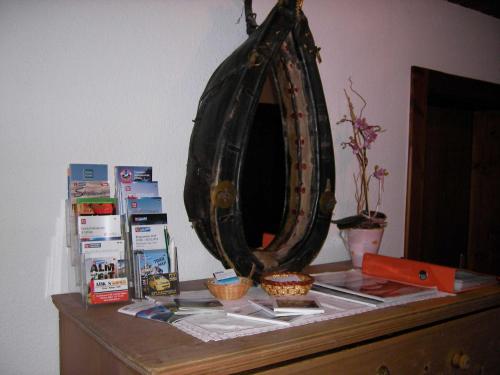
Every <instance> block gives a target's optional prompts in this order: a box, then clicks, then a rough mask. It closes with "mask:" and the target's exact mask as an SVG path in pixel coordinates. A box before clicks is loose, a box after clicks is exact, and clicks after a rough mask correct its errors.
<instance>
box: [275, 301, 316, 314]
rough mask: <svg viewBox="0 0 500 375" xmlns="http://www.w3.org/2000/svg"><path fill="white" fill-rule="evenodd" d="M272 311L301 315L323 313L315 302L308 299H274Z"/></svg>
mask: <svg viewBox="0 0 500 375" xmlns="http://www.w3.org/2000/svg"><path fill="white" fill-rule="evenodd" d="M273 310H274V312H277V313H280V312H282V313H296V314H301V315H310V314H322V313H324V312H325V310H324V309H323V308H322V307H321V306H320V305H319V303H318V302H317V301H316V300H314V299H310V298H276V299H275V300H274V308H273Z"/></svg>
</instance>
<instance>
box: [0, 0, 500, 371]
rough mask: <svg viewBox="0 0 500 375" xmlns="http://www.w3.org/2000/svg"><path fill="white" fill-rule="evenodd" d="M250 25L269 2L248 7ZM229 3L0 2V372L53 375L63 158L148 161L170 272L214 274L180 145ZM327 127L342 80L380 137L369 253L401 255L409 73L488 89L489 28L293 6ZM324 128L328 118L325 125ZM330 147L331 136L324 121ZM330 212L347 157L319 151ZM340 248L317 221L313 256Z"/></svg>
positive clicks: (384, 9)
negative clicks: (378, 217) (376, 246)
mask: <svg viewBox="0 0 500 375" xmlns="http://www.w3.org/2000/svg"><path fill="white" fill-rule="evenodd" d="M255 3H256V4H255V9H256V11H257V14H258V20H259V21H262V19H263V17H264V15H265V14H266V13H267V12H268V10H269V9H270V8H271V6H272V5H273V4H274V3H275V1H274V0H259V1H255ZM241 11H242V6H241V1H240V0H211V1H207V0H197V1H194V0H192V1H187V0H184V1H174V0H164V1H159V0H141V1H131V0H128V1H123V0H120V1H118V0H107V1H81V0H78V1H77V0H72V1H67V0H66V1H56V0H51V1H44V2H37V1H16V0H12V1H5V0H4V1H0V130H1V137H0V155H1V162H0V168H1V169H0V171H1V173H2V176H3V179H2V182H1V186H0V197H1V207H0V208H1V209H0V233H1V235H0V238H1V241H2V246H1V254H2V259H3V261H2V262H0V264H1V265H0V267H1V272H0V282H1V284H0V285H1V291H0V298H1V301H2V308H1V309H0V325H1V326H0V332H2V334H1V335H0V337H1V338H0V353H2V354H1V355H0V372H1V373H2V374H28V373H36V374H54V373H57V371H58V326H57V313H56V310H55V308H54V307H53V306H52V303H51V300H50V297H49V295H50V294H52V293H63V292H67V291H71V290H75V286H74V279H73V277H74V275H73V274H72V273H71V272H68V270H67V264H68V258H67V253H66V249H65V247H64V245H63V241H64V224H63V223H64V217H63V215H64V211H63V200H64V197H65V195H66V180H65V178H66V177H65V173H66V166H67V165H68V163H70V162H87V163H107V164H109V165H110V167H112V166H114V165H117V164H151V165H152V166H153V167H154V173H155V175H156V178H157V179H158V180H159V181H160V190H161V195H162V196H163V197H164V203H165V206H166V207H165V208H166V210H167V211H168V214H169V220H170V229H171V232H172V233H173V235H174V236H175V238H176V241H177V244H178V247H179V250H180V272H181V277H182V279H190V278H203V277H207V276H208V275H210V274H211V273H212V272H213V271H215V270H217V269H218V268H219V264H218V262H216V261H215V260H214V259H213V258H212V257H211V256H210V255H209V254H208V252H207V251H206V250H204V248H203V247H202V245H201V244H200V242H199V240H198V238H197V237H196V235H195V233H194V232H193V230H192V229H191V227H190V224H189V222H188V220H187V215H186V213H185V210H184V205H183V200H182V192H183V185H184V176H185V165H186V160H187V151H188V142H189V137H190V134H191V128H192V122H191V120H192V119H193V118H194V117H195V113H196V107H197V102H198V99H199V97H200V94H201V92H202V90H203V88H204V86H205V84H206V82H207V80H208V78H209V76H210V74H211V73H212V72H213V70H214V69H215V68H216V67H217V65H218V64H219V63H220V62H221V61H222V59H223V58H224V57H225V56H227V55H228V54H229V53H230V52H231V51H232V50H233V49H234V48H236V47H237V46H238V45H239V43H241V42H242V41H243V40H244V39H245V32H244V29H245V27H244V24H243V22H240V24H236V21H237V20H238V18H239V17H240V15H241ZM304 11H305V13H306V14H307V16H308V18H309V21H310V24H311V28H312V30H313V33H314V35H315V38H316V42H317V44H318V45H319V46H321V47H322V50H321V54H322V57H323V63H322V64H321V65H320V70H321V74H322V79H323V84H324V88H325V93H326V97H327V101H328V104H329V111H330V117H331V122H332V123H334V122H335V120H337V119H339V118H340V116H341V115H342V114H344V113H345V100H344V98H343V94H342V89H343V87H345V86H346V84H347V79H348V77H350V76H351V77H352V78H353V80H354V82H355V86H356V88H357V89H358V90H359V91H360V92H361V93H362V94H363V95H364V96H365V98H366V99H367V100H368V102H369V105H368V107H367V109H366V111H365V114H366V116H367V118H368V120H369V122H373V123H378V124H381V125H383V126H384V127H385V128H386V129H387V131H386V132H385V133H384V134H383V135H382V136H381V138H380V140H378V141H377V143H376V144H375V146H374V148H373V151H372V152H371V161H372V162H373V163H377V164H381V165H383V166H385V167H387V168H388V169H389V171H390V173H391V175H390V176H389V178H388V179H387V181H386V186H385V194H384V207H383V208H384V211H385V212H386V213H387V214H388V215H389V219H390V225H389V227H388V230H387V231H386V234H385V238H384V240H383V250H382V252H383V253H385V254H389V255H395V256H399V255H402V247H403V228H404V210H405V191H406V162H407V143H408V113H409V90H410V67H411V65H419V66H424V67H427V68H432V69H436V70H441V71H445V72H448V73H452V74H457V75H463V76H468V77H472V78H477V79H482V80H487V81H493V82H500V65H499V62H500V38H499V36H500V21H498V20H496V19H494V18H492V17H489V16H485V15H481V14H479V13H476V12H474V11H470V10H466V9H464V8H461V7H459V6H455V5H451V4H449V3H447V2H444V1H441V0H421V1H414V0H377V1H375V0H364V1H363V0H335V1H332V0H314V1H312V0H309V1H306V2H305V5H304ZM332 126H334V125H332ZM334 134H335V135H334V137H335V142H336V144H337V145H338V144H339V142H340V141H341V140H343V139H345V137H346V136H347V132H346V130H341V129H338V128H335V133H334ZM335 153H336V158H337V177H338V181H337V199H338V201H339V203H338V205H337V208H336V212H335V215H336V217H341V216H344V215H347V214H350V213H352V212H353V210H354V202H353V196H352V178H351V175H352V171H353V168H354V167H355V164H354V161H353V158H352V156H351V154H350V153H349V152H348V151H342V150H341V149H340V148H337V149H336V150H335ZM346 258H347V254H346V252H345V250H344V249H343V246H342V245H341V243H340V241H339V240H338V236H337V232H336V230H334V228H333V227H332V230H331V234H330V236H329V239H328V241H327V242H326V244H325V246H324V248H323V250H322V252H321V253H320V255H319V257H318V258H317V259H316V262H317V263H324V262H329V261H335V260H344V259H346Z"/></svg>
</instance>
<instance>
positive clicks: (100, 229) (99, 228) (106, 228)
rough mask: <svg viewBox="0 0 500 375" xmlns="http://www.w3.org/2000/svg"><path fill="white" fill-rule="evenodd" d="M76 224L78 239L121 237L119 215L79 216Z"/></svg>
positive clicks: (111, 238)
mask: <svg viewBox="0 0 500 375" xmlns="http://www.w3.org/2000/svg"><path fill="white" fill-rule="evenodd" d="M77 224H78V237H79V238H80V241H103V240H120V239H121V237H122V232H121V221H120V216H119V215H102V216H79V217H78V218H77Z"/></svg>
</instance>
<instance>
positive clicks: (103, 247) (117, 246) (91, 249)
mask: <svg viewBox="0 0 500 375" xmlns="http://www.w3.org/2000/svg"><path fill="white" fill-rule="evenodd" d="M107 251H112V252H115V253H118V254H119V257H120V258H121V259H123V258H124V255H125V253H124V252H125V241H123V240H111V241H82V242H81V243H80V252H81V253H82V254H90V253H96V252H97V253H102V252H107Z"/></svg>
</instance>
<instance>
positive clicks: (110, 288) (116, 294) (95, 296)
mask: <svg viewBox="0 0 500 375" xmlns="http://www.w3.org/2000/svg"><path fill="white" fill-rule="evenodd" d="M88 297H89V300H88V302H89V303H90V304H101V303H114V302H124V301H128V298H129V297H128V282H127V278H126V277H119V278H115V279H98V280H93V279H91V280H90V290H89V295H88Z"/></svg>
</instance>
